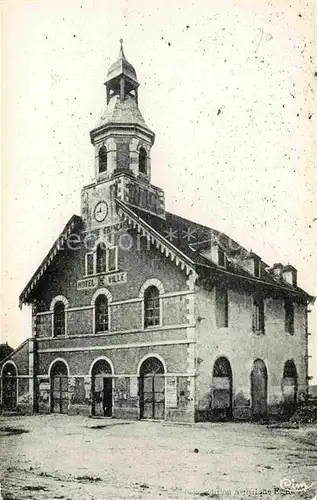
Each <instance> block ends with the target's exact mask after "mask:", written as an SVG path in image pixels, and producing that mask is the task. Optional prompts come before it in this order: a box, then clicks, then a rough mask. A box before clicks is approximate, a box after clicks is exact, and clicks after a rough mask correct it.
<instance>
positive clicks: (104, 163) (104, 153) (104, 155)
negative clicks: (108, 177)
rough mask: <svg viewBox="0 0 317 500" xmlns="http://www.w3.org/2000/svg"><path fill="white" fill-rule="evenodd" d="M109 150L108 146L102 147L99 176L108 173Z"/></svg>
mask: <svg viewBox="0 0 317 500" xmlns="http://www.w3.org/2000/svg"><path fill="white" fill-rule="evenodd" d="M107 155H108V153H107V148H106V146H101V148H100V149H99V174H103V173H104V172H107V162H108V158H107Z"/></svg>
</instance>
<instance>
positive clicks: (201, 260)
mask: <svg viewBox="0 0 317 500" xmlns="http://www.w3.org/2000/svg"><path fill="white" fill-rule="evenodd" d="M120 206H126V207H127V208H128V209H129V210H130V211H132V212H134V213H135V215H136V216H137V217H139V218H140V219H141V220H143V221H144V222H146V224H148V225H149V226H151V227H152V228H153V229H155V231H157V232H158V233H159V234H160V235H161V236H162V237H163V238H165V240H167V241H169V242H170V243H172V244H173V246H174V247H176V248H177V249H179V250H181V252H182V253H183V254H184V255H186V256H187V257H188V258H189V259H190V260H191V261H193V262H194V264H195V266H196V270H197V271H198V272H199V271H201V270H202V268H205V271H206V269H208V268H209V269H210V270H214V271H216V272H219V273H222V274H227V275H234V276H236V277H237V278H238V277H240V278H242V279H247V280H249V281H253V282H254V281H258V282H259V283H260V282H261V283H263V284H267V285H272V286H273V287H276V288H280V289H281V288H282V289H284V290H285V291H287V292H292V293H297V294H300V295H305V296H306V297H307V300H313V297H311V296H310V295H309V294H307V292H305V291H304V290H303V289H301V288H300V287H298V286H292V285H290V284H289V283H287V282H285V281H284V280H280V279H278V278H276V277H275V276H274V275H272V274H271V273H270V272H269V271H268V269H269V266H268V264H267V263H265V262H263V261H261V277H260V278H256V277H255V276H254V275H252V274H251V273H250V272H248V271H247V270H245V269H244V268H243V267H242V266H241V265H240V264H239V259H237V254H239V253H240V255H241V254H242V255H244V256H255V255H256V254H254V253H253V252H249V251H248V250H247V249H245V248H244V247H242V245H240V244H239V243H237V242H236V241H234V240H232V239H231V238H230V237H229V236H228V235H226V234H224V233H221V232H220V231H218V230H216V229H213V228H210V227H208V226H203V225H202V224H199V223H197V222H194V221H191V220H189V219H185V218H184V217H180V216H179V215H176V214H173V213H171V212H166V219H165V220H164V219H162V218H161V217H157V216H155V215H154V214H150V213H148V212H146V211H144V210H142V209H140V208H136V207H132V206H129V205H128V204H126V203H123V202H121V201H120ZM212 241H214V242H217V243H218V244H219V246H220V247H221V249H222V250H223V251H224V252H225V255H226V257H227V265H226V268H225V269H224V268H223V267H221V266H219V265H217V264H216V263H215V262H212V261H211V260H210V259H208V258H206V257H205V256H203V255H202V254H201V253H200V249H201V248H207V247H209V246H210V244H211V242H212ZM207 274H208V271H207ZM204 275H206V272H204Z"/></svg>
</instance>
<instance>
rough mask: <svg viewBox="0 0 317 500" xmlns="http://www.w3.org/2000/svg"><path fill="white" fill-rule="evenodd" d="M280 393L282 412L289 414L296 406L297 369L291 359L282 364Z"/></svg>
mask: <svg viewBox="0 0 317 500" xmlns="http://www.w3.org/2000/svg"><path fill="white" fill-rule="evenodd" d="M282 393H283V409H284V414H285V415H286V416H291V415H292V414H293V413H294V411H295V409H296V406H297V370H296V366H295V363H294V361H293V360H292V359H289V360H288V361H286V363H285V365H284V371H283V380H282Z"/></svg>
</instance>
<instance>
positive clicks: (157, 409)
mask: <svg viewBox="0 0 317 500" xmlns="http://www.w3.org/2000/svg"><path fill="white" fill-rule="evenodd" d="M164 413H165V376H164V366H163V364H162V362H161V361H160V360H159V359H158V358H155V357H152V358H147V359H146V360H145V361H144V362H143V363H142V365H141V368H140V418H152V419H156V420H164Z"/></svg>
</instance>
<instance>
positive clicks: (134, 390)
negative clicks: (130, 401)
mask: <svg viewBox="0 0 317 500" xmlns="http://www.w3.org/2000/svg"><path fill="white" fill-rule="evenodd" d="M138 386H139V384H138V377H131V378H130V397H131V398H137V397H138Z"/></svg>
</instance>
